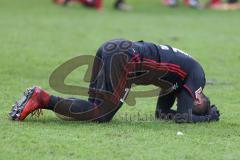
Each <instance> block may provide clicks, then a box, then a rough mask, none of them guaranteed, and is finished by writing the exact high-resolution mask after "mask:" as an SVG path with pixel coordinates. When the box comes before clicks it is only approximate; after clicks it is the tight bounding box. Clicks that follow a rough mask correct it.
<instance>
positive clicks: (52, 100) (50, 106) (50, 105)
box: [44, 95, 62, 110]
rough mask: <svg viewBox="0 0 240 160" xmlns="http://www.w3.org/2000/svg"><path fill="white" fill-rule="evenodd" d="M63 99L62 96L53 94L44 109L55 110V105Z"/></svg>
mask: <svg viewBox="0 0 240 160" xmlns="http://www.w3.org/2000/svg"><path fill="white" fill-rule="evenodd" d="M61 100H62V98H60V97H56V96H53V95H51V96H50V100H49V102H48V104H47V105H46V106H45V107H44V109H49V110H53V109H54V106H55V105H56V104H57V103H58V102H59V101H61Z"/></svg>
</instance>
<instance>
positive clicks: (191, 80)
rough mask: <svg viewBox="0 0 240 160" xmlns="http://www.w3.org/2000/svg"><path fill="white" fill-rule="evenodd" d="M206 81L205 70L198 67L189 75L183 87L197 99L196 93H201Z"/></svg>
mask: <svg viewBox="0 0 240 160" xmlns="http://www.w3.org/2000/svg"><path fill="white" fill-rule="evenodd" d="M205 83H206V79H205V74H204V71H203V70H202V69H197V70H194V72H192V73H190V74H189V75H188V77H187V79H186V82H185V84H184V85H183V87H184V88H185V89H186V90H187V91H188V92H189V94H190V95H191V96H192V97H193V98H194V99H196V93H201V92H202V91H203V88H204V86H205Z"/></svg>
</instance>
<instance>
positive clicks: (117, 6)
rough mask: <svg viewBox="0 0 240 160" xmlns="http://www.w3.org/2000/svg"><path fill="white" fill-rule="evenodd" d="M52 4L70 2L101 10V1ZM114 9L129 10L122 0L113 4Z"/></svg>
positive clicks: (56, 1)
mask: <svg viewBox="0 0 240 160" xmlns="http://www.w3.org/2000/svg"><path fill="white" fill-rule="evenodd" d="M53 1H54V3H57V4H62V5H67V4H68V3H70V2H73V3H74V2H75V3H81V4H83V5H85V6H87V7H91V8H96V9H101V8H102V3H103V1H102V0H53ZM114 8H115V9H118V10H122V11H128V10H130V9H131V7H130V6H128V5H127V4H126V3H125V1H124V0H116V1H115V3H114Z"/></svg>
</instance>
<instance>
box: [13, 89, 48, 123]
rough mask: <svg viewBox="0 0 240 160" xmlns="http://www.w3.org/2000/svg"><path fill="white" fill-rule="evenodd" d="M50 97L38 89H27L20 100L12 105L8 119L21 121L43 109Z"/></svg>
mask: <svg viewBox="0 0 240 160" xmlns="http://www.w3.org/2000/svg"><path fill="white" fill-rule="evenodd" d="M49 100H50V95H49V94H48V93H46V92H45V91H44V90H42V89H41V88H39V87H33V88H29V89H27V91H25V92H24V95H23V97H22V99H21V100H19V101H18V102H16V104H15V105H13V107H12V110H11V112H10V113H9V117H10V119H12V120H18V121H22V120H24V119H25V118H26V117H27V116H28V115H29V114H30V113H33V112H34V111H36V110H40V109H43V107H44V106H46V105H47V104H48V102H49Z"/></svg>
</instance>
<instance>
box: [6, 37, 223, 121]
mask: <svg viewBox="0 0 240 160" xmlns="http://www.w3.org/2000/svg"><path fill="white" fill-rule="evenodd" d="M205 83H206V80H205V74H204V71H203V68H202V67H201V65H200V64H199V63H198V62H197V61H196V60H194V59H193V58H192V57H191V56H189V55H188V54H186V53H184V52H182V51H180V50H178V49H175V48H172V47H170V46H167V45H156V44H153V43H148V42H144V41H139V42H132V41H128V40H123V39H114V40H111V41H108V42H106V43H104V44H103V45H102V46H101V47H100V48H99V49H98V51H97V54H96V57H95V60H94V64H93V70H92V77H91V82H90V86H89V98H88V100H82V99H76V98H67V99H65V98H61V97H58V96H54V95H50V94H48V93H47V92H45V91H44V90H43V89H40V88H39V87H33V88H31V89H28V90H27V91H26V92H25V93H24V97H23V98H22V100H21V101H19V102H17V103H16V104H15V105H14V106H13V108H12V110H11V112H10V113H9V116H10V118H11V119H12V120H19V121H22V120H24V119H25V118H26V117H27V116H28V115H29V114H30V113H33V112H35V111H37V110H39V109H48V110H52V111H54V112H55V113H57V114H58V115H61V116H63V117H67V118H70V119H74V120H80V121H95V122H109V121H110V120H111V119H112V118H113V116H114V115H115V113H116V112H117V111H118V110H119V109H120V107H121V106H122V104H123V102H124V100H125V98H126V97H127V95H128V92H129V90H130V88H131V85H132V84H137V85H149V84H153V85H155V86H158V87H161V92H160V94H159V98H158V102H157V107H156V117H157V118H161V117H162V115H167V114H172V115H173V118H174V120H175V121H176V122H178V123H182V122H203V121H217V120H219V117H220V114H219V111H218V109H217V108H216V107H215V106H214V105H211V104H210V100H209V98H208V97H207V96H205V94H204V93H203V89H204V86H205ZM175 100H177V110H176V111H175V110H172V109H171V107H172V106H173V104H174V101H175Z"/></svg>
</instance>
